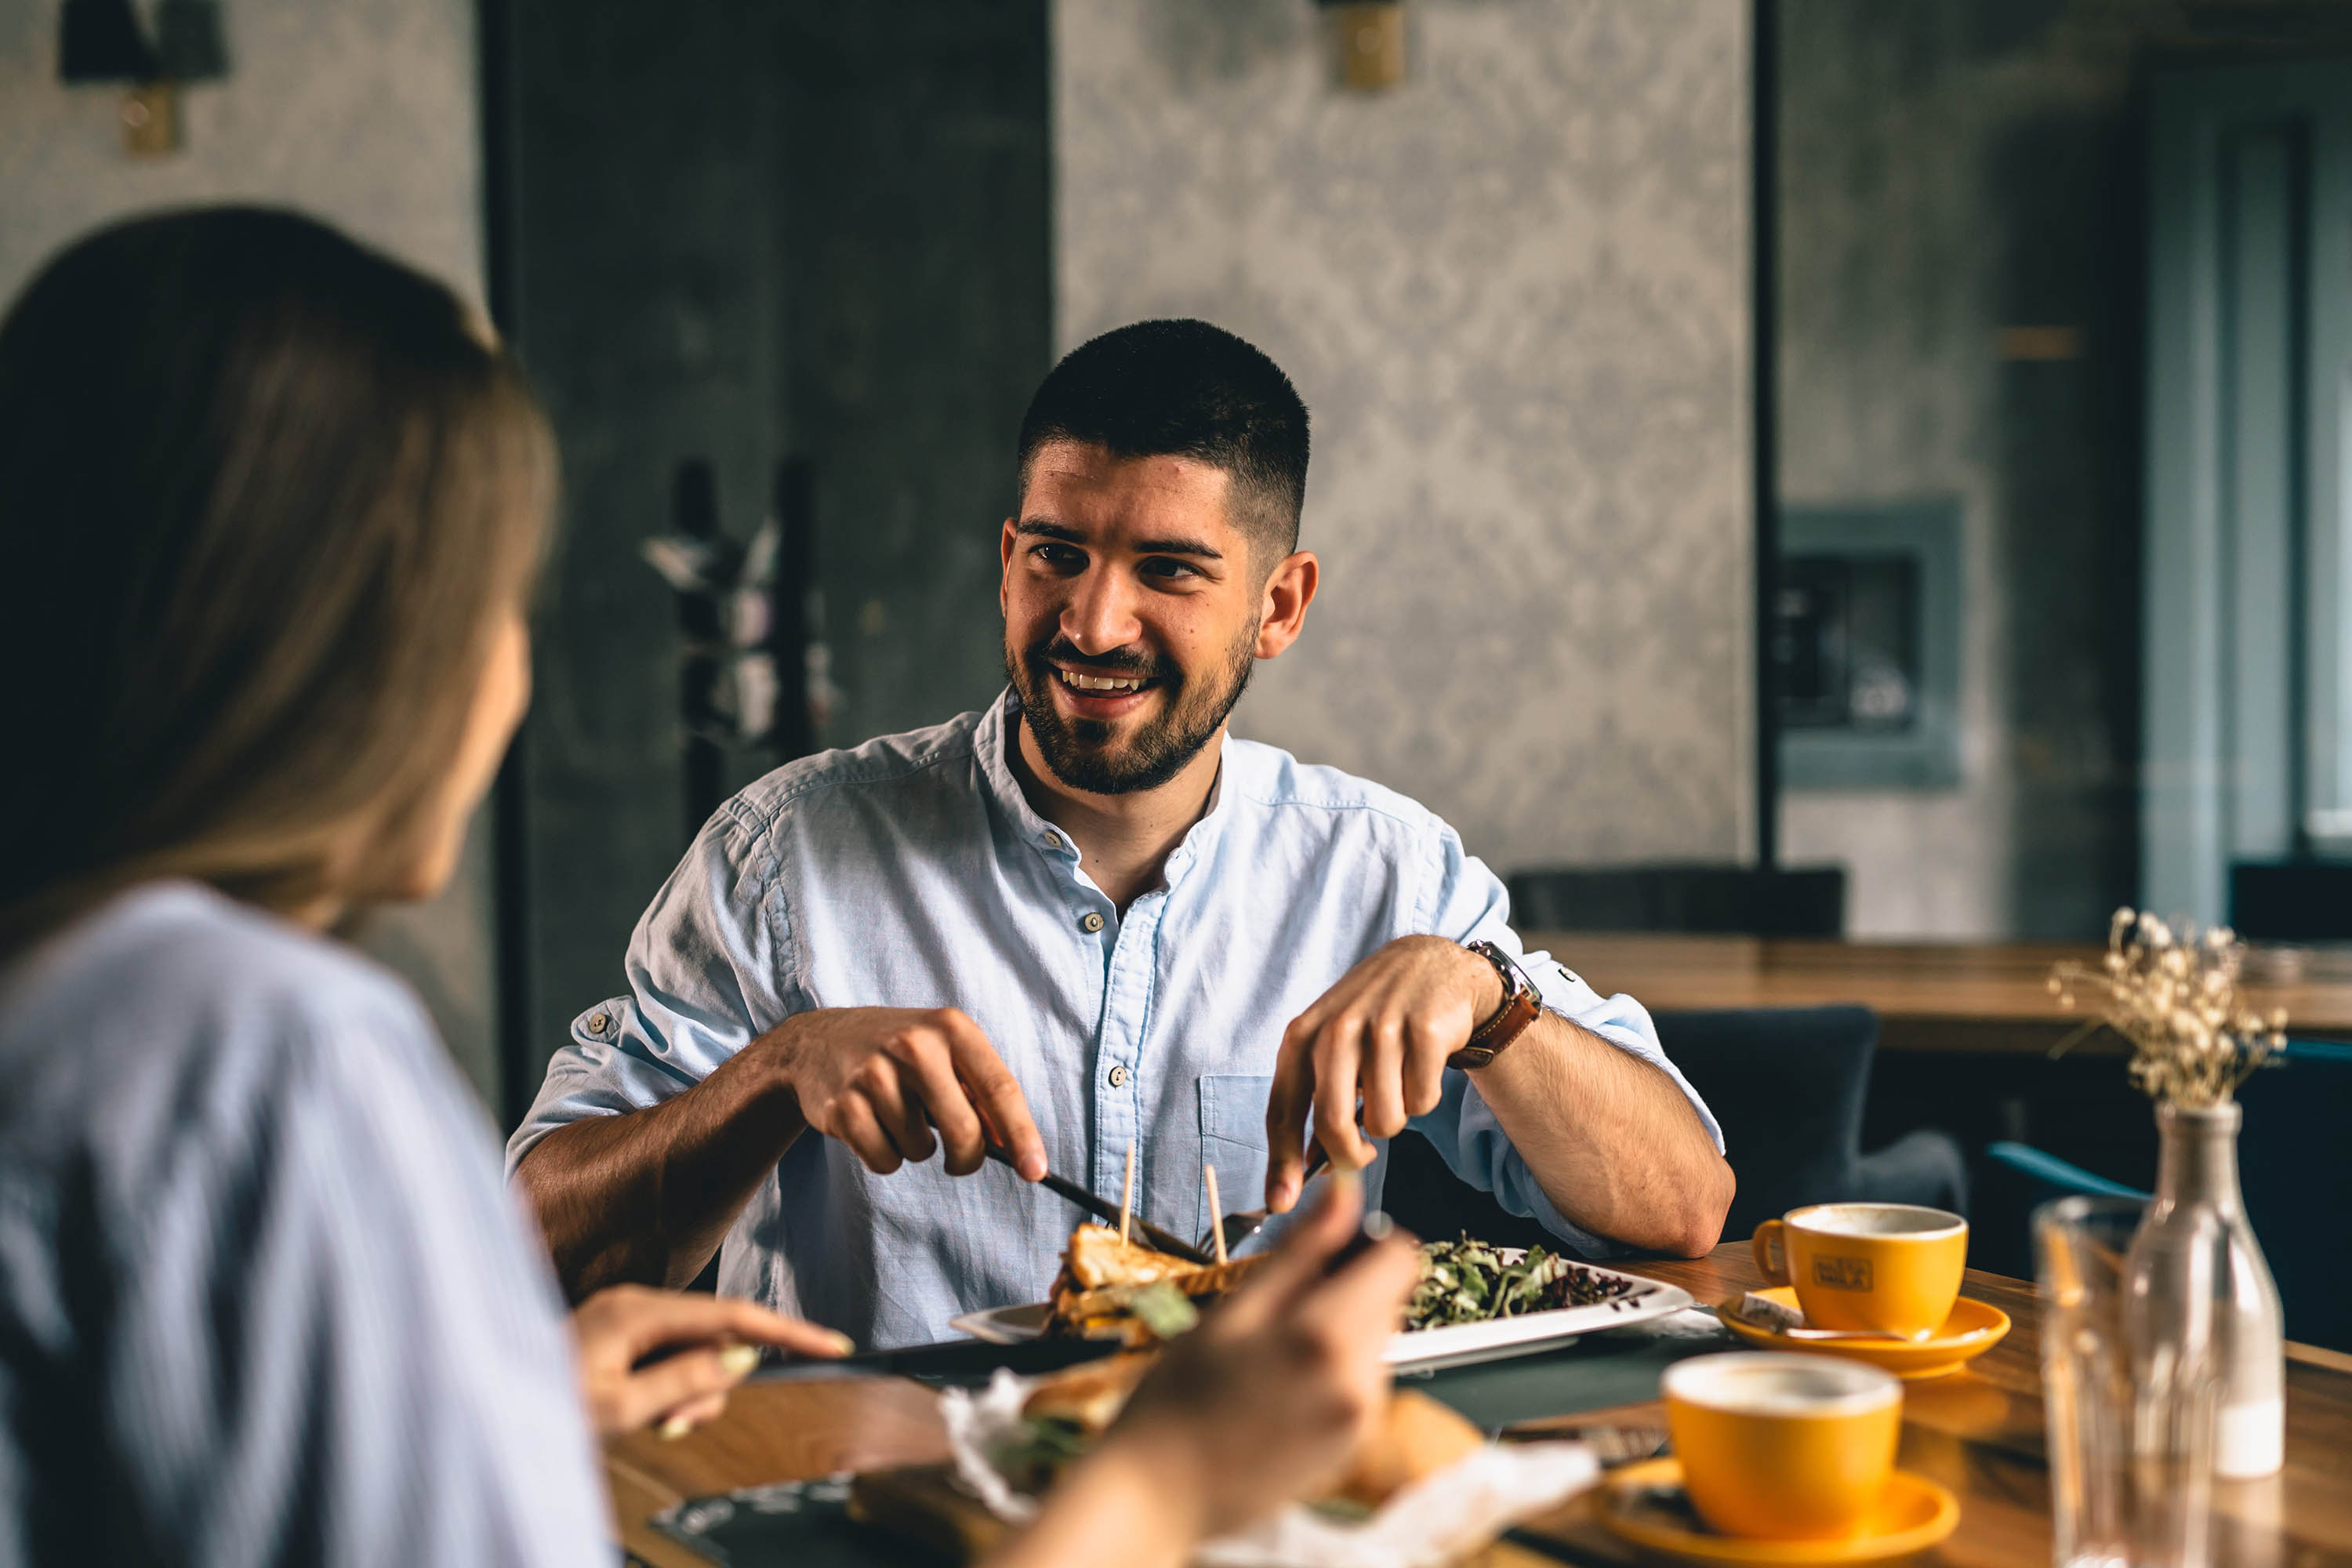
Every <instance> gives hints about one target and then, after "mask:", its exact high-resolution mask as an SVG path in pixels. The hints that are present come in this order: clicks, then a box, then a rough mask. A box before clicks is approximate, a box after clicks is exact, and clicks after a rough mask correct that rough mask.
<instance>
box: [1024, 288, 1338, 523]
mask: <svg viewBox="0 0 2352 1568" xmlns="http://www.w3.org/2000/svg"><path fill="white" fill-rule="evenodd" d="M1056 440H1061V441H1082V442H1086V443H1087V444H1089V445H1092V446H1098V447H1108V448H1109V449H1110V450H1111V451H1113V452H1115V453H1117V454H1118V456H1120V457H1122V458H1158V457H1182V458H1197V459H1199V460H1200V461H1202V462H1204V463H1208V464H1210V465H1212V466H1213V467H1216V468H1223V470H1224V471H1225V472H1226V473H1227V474H1228V475H1230V476H1231V477H1232V480H1233V495H1234V520H1233V521H1234V526H1236V527H1237V528H1239V529H1241V530H1242V531H1243V532H1244V533H1246V534H1247V535H1248V536H1249V538H1250V542H1251V544H1252V545H1253V546H1254V547H1255V548H1258V549H1260V550H1263V551H1265V554H1264V556H1263V559H1264V560H1265V561H1266V562H1267V563H1272V562H1275V561H1278V560H1280V559H1281V558H1282V557H1284V556H1286V555H1287V554H1289V553H1290V552H1291V551H1292V550H1293V549H1295V548H1297V543H1298V513H1299V509H1300V508H1301V507H1302V506H1303V505H1304V504H1305V503H1306V500H1307V405H1306V404H1304V403H1302V402H1300V401H1299V398H1298V392H1297V388H1295V387H1293V386H1292V385H1291V384H1290V378H1289V377H1288V376H1286V375H1285V374H1282V368H1281V367H1280V366H1279V365H1277V364H1276V363H1274V362H1273V361H1272V360H1270V359H1268V358H1266V357H1265V354H1264V353H1261V352H1259V351H1258V350H1257V349H1256V348H1254V347H1253V346H1251V345H1250V344H1249V343H1246V342H1243V341H1242V340H1241V339H1240V338H1237V337H1235V336H1234V334H1233V333H1231V332H1229V331H1225V330H1224V329H1223V328H1222V327H1213V326H1211V325H1210V324H1209V323H1208V322H1206V321H1138V322H1136V323H1134V324H1133V325H1132V326H1126V327H1120V328H1118V329H1116V330H1115V331H1108V332H1105V333H1104V334H1103V335H1102V336H1100V337H1098V338H1095V339H1093V340H1092V341H1090V342H1085V343H1082V344H1080V345H1079V346H1078V347H1076V348H1075V349H1072V350H1071V351H1070V352H1069V353H1067V354H1065V355H1064V356H1063V357H1062V363H1059V364H1057V365H1055V367H1054V368H1053V369H1052V370H1051V371H1049V372H1048V373H1046V376H1045V381H1044V382H1043V383H1042V384H1040V385H1039V386H1038V388H1037V395H1035V396H1034V397H1033V398H1031V399H1030V400H1029V412H1028V414H1027V415H1026V416H1024V417H1023V419H1022V421H1021V483H1022V489H1024V492H1025V491H1026V489H1027V488H1028V481H1029V459H1030V458H1033V457H1034V456H1036V453H1037V448H1038V447H1042V446H1044V445H1045V443H1046V442H1048V441H1056Z"/></svg>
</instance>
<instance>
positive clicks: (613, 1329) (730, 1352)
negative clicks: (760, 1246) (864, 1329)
mask: <svg viewBox="0 0 2352 1568" xmlns="http://www.w3.org/2000/svg"><path fill="white" fill-rule="evenodd" d="M572 1342H573V1344H574V1346H575V1348H576V1350H577V1352H578V1354H579V1358H580V1393H581V1397H582V1398H583V1401H584V1402H585V1403H586V1405H587V1406H588V1416H589V1419H590V1421H591V1422H593V1424H594V1426H595V1428H596V1431H597V1434H598V1435H599V1436H605V1437H613V1436H619V1435H620V1434H622V1433H624V1432H635V1431H637V1430H639V1429H640V1428H643V1427H646V1426H653V1425H654V1424H655V1423H656V1422H659V1423H660V1424H661V1430H662V1435H663V1436H677V1435H679V1434H681V1433H684V1432H685V1431H687V1430H688V1428H690V1427H694V1426H700V1425H701V1424H702V1423H703V1422H705V1421H709V1420H710V1419H711V1418H713V1417H714V1416H716V1415H718V1414H719V1412H720V1411H721V1410H723V1409H725V1408H726V1405H727V1391H728V1390H729V1389H730V1388H733V1387H734V1386H735V1385H736V1384H739V1383H740V1382H742V1381H743V1378H744V1376H745V1374H746V1373H749V1372H751V1369H752V1367H754V1366H756V1365H757V1364H758V1363H759V1359H760V1354H759V1351H758V1349H757V1348H756V1347H758V1346H760V1345H776V1346H778V1347H780V1348H782V1349H784V1350H788V1351H793V1352H798V1353H800V1354H802V1355H805V1356H839V1355H846V1354H847V1353H849V1351H850V1348H851V1346H850V1343H849V1341H848V1340H846V1339H845V1338H844V1337H843V1336H841V1335H840V1334H837V1333H835V1332H834V1331H832V1330H831V1329H821V1328H819V1327H817V1326H816V1325H815V1324H814V1323H803V1322H801V1321H798V1320H796V1319H793V1318H781V1317H778V1316H777V1315H776V1314H775V1313H773V1312H771V1311H769V1310H767V1309H766V1308H764V1307H757V1306H754V1305H752V1304H751V1302H749V1301H744V1300H737V1299H735V1298H732V1297H728V1296H701V1295H685V1294H681V1293H679V1292H677V1291H675V1290H648V1289H646V1288H645V1287H644V1286H642V1285H615V1286H614V1287H613V1288H612V1289H609V1290H599V1291H598V1292H596V1294H595V1295H593V1296H591V1297H590V1298H588V1300H586V1301H584V1302H583V1303H582V1304H581V1307H580V1310H577V1311H575V1312H573V1313H572ZM672 1346H682V1347H685V1348H682V1349H679V1350H678V1351H677V1353H676V1354H674V1355H670V1356H667V1357H664V1358H663V1359H662V1360H660V1361H656V1362H654V1363H650V1364H647V1365H645V1366H642V1367H641V1366H639V1365H638V1364H637V1363H640V1362H643V1361H645V1359H646V1357H647V1356H648V1355H651V1354H652V1353H653V1352H656V1351H658V1350H666V1349H668V1348H670V1347H672Z"/></svg>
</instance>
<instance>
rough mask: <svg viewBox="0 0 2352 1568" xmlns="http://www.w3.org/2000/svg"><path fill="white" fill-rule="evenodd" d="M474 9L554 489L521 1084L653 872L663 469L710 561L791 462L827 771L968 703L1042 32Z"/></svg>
mask: <svg viewBox="0 0 2352 1568" xmlns="http://www.w3.org/2000/svg"><path fill="white" fill-rule="evenodd" d="M501 3H502V5H504V6H505V7H506V8H507V9H508V11H509V16H508V18H507V20H506V24H505V26H506V33H505V36H506V37H507V38H508V40H509V48H508V49H507V50H506V51H505V58H503V59H502V60H500V61H498V62H497V65H498V68H499V69H501V70H502V71H503V72H504V73H505V80H504V82H503V84H502V85H503V87H504V89H505V91H506V94H507V96H508V98H509V100H510V102H511V110H510V112H509V115H508V117H507V120H506V123H507V125H508V126H509V132H508V134H509V137H510V139H511V142H512V146H511V149H510V151H509V158H508V161H507V164H506V166H507V167H508V168H509V169H510V171H511V181H510V191H511V194H510V197H509V200H510V204H511V211H510V212H509V213H507V214H505V215H502V216H503V217H504V219H505V221H504V222H503V223H501V224H500V225H499V232H500V233H501V234H503V235H504V236H505V237H506V244H507V247H508V248H509V253H510V254H509V255H508V256H507V258H506V265H505V268H504V271H505V274H506V276H507V277H508V278H509V280H510V290H509V292H510V299H509V301H508V316H509V322H510V330H511V331H513V333H514V335H515V337H516V340H517V342H518V343H519V345H520V349H521V352H522V353H523V355H524V358H525V359H526V361H527V363H529V365H530V372H531V374H532V377H533V379H534V381H535V382H536V384H538V386H539V388H540V390H541V395H542V396H543V397H544V398H545V399H546V402H547V405H548V407H549V410H550V412H551V415H552V416H553V418H554V421H555V425H556V429H557V433H558V436H559V437H560V439H561V440H562V445H563V453H564V485H565V490H566V500H565V526H564V531H563V538H562V544H561V547H560V549H559V551H558V553H557V555H556V557H555V560H554V561H553V563H552V564H551V570H550V573H549V578H548V590H547V594H546V595H545V602H544V605H542V608H541V616H540V621H539V647H538V658H537V673H538V699H537V702H536V704H535V707H534V710H533V713H532V717H531V720H530V727H529V730H528V731H527V735H526V741H525V749H524V752H523V757H522V763H521V769H522V784H521V787H520V790H519V792H518V794H519V795H520V800H521V804H520V815H521V817H522V829H523V842H524V845H525V847H526V850H527V852H526V854H524V855H523V856H522V857H520V859H521V861H522V862H523V864H522V865H521V866H520V868H518V869H517V870H516V871H515V875H516V876H517V877H519V879H520V882H521V884H522V887H523V889H524V890H523V895H522V896H523V900H524V909H523V911H522V912H523V918H522V920H521V921H520V922H518V924H519V926H520V929H521V931H522V933H523V934H522V938H521V942H522V947H523V951H524V959H525V962H524V963H523V964H522V966H521V968H522V971H523V973H525V975H526V977H527V985H528V992H529V994H530V998H531V1002H530V1009H529V1016H528V1017H527V1018H518V1019H517V1020H516V1022H515V1025H514V1027H515V1030H516V1032H518V1033H519V1034H520V1036H521V1038H520V1040H515V1041H510V1042H509V1049H510V1050H511V1051H513V1052H514V1053H515V1054H516V1055H517V1057H518V1058H520V1059H519V1060H518V1061H517V1062H516V1069H517V1075H518V1078H519V1079H522V1080H527V1081H529V1082H532V1083H535V1082H536V1081H537V1079H538V1076H539V1072H540V1069H541V1064H542V1063H543V1061H544V1058H545V1057H546V1055H547V1054H548V1053H549V1052H550V1051H551V1050H552V1049H553V1048H554V1047H555V1046H556V1045H557V1044H558V1043H560V1041H561V1039H562V1030H563V1028H564V1026H565V1025H566V1024H567V1022H568V1021H569V1020H570V1018H571V1017H572V1016H573V1015H574V1014H575V1013H576V1012H577V1011H578V1010H579V1009H581V1008H583V1007H584V1006H586V1005H589V1004H591V1003H593V1002H594V1001H597V1000H599V999H601V998H603V997H604V996H607V995H610V994H613V993H614V991H616V990H617V989H619V988H620V984H621V972H620V961H621V956H622V952H623V949H624V947H625V943H626V942H627V939H628V935H629V931H630V929H631V927H632V926H633V925H634V924H635V921H636V918H637V916H638V914H639V913H640V912H641V911H642V910H644V908H645V905H646V900H648V899H650V898H651V896H652V895H653V892H654V890H655V889H656V888H657V887H658V886H659V885H660V883H661V881H662V879H663V878H665V877H666V876H667V875H668V874H669V872H670V870H671V868H673V867H674V866H675V864H676V863H677V856H678V854H679V851H680V850H681V848H682V847H683V844H682V841H681V837H680V828H679V817H680V813H681V809H682V804H683V794H682V784H681V778H680V771H679V749H680V743H681V740H682V736H681V733H680V726H679V721H678V715H677V629H676V626H677V622H676V616H675V614H674V611H673V608H672V605H671V601H670V598H669V595H668V592H667V589H666V588H665V587H664V586H663V585H662V584H660V582H659V581H658V580H657V579H656V577H655V576H654V574H653V573H652V572H651V571H650V570H649V569H648V568H647V567H646V565H645V564H644V563H643V562H642V561H641V560H640V558H639V556H638V553H637V551H638V546H639V543H640V542H641V541H642V540H643V539H644V538H645V536H646V534H648V533H651V532H655V531H659V530H660V529H661V528H662V527H663V525H664V523H665V521H666V513H667V506H668V500H669V493H670V483H671V475H672V473H673V471H674V469H675V468H676V465H677V463H678V461H679V460H681V459H682V458H689V457H696V458H705V459H708V460H709V461H710V462H711V463H712V464H713V466H714V468H715V471H716V474H717V477H718V481H719V498H720V506H721V520H722V523H723V525H724V526H725V527H727V528H728V529H729V530H730V531H733V532H736V533H739V534H741V533H747V532H749V531H750V530H751V528H752V527H753V526H754V525H755V524H756V522H757V521H758V520H759V519H760V517H761V515H762V514H763V513H764V512H765V510H767V507H768V504H769V490H770V486H771V482H772V474H773V469H774V465H775V464H776V463H777V462H778V461H779V460H780V459H782V458H783V457H785V456H786V455H787V454H788V453H792V452H800V453H803V454H805V455H806V456H807V457H808V458H810V459H811V460H812V462H813V463H814V472H815V475H816V485H817V510H818V518H819V524H820V527H821V530H822V535H821V541H820V548H819V555H820V570H821V574H822V575H823V576H824V579H825V584H826V589H827V593H828V597H829V599H830V601H831V604H832V606H833V636H832V641H833V644H834V646H835V648H836V650H837V658H836V664H835V678H836V680H837V681H838V683H839V685H840V686H841V687H842V689H844V691H845V701H844V703H843V704H842V706H841V707H840V708H839V710H837V711H836V714H835V719H834V721H833V723H832V724H831V726H830V728H829V730H828V731H827V737H826V738H827V740H828V741H829V742H831V743H835V744H841V743H847V742H855V741H856V740H858V739H862V738H863V737H865V736H866V735H869V734H873V733H877V732H880V731H885V730H888V729H896V728H903V727H905V726H907V725H909V724H914V723H919V722H925V721H930V720H934V719H937V718H940V717H942V716H944V715H946V714H949V713H952V712H954V711H956V710H958V709H959V708H961V707H968V706H970V705H971V703H972V702H974V701H976V700H980V699H981V698H982V697H984V696H985V695H986V693H987V692H989V691H991V690H992V689H994V688H995V685H996V681H997V664H996V656H995V652H994V649H995V647H996V642H997V634H996V611H995V605H994V596H993V587H994V580H995V567H994V564H993V563H994V543H993V540H994V526H995V522H996V520H997V519H998V518H999V517H1001V516H1002V515H1003V510H1004V507H1005V504H1006V501H1007V499H1008V497H1009V494H1010V489H1011V484H1010V456H1009V450H1008V448H1009V447H1010V444H1011V440H1012V434H1013V426H1014V425H1015V424H1016V423H1017V421H1018V418H1019V415H1020V409H1021V407H1022V405H1023V403H1024V400H1025V399H1026V397H1027V395H1028V392H1029V390H1030V388H1031V387H1032V386H1033V385H1034V383H1035V380H1036V378H1037V376H1038V375H1039V374H1042V372H1043V370H1044V368H1045V363H1046V359H1047V355H1048V353H1049V352H1050V332H1051V327H1050V321H1049V318H1048V302H1049V300H1050V298H1051V284H1050V279H1049V277H1048V275H1047V270H1046V258H1047V256H1048V254H1049V250H1050V223H1049V214H1048V208H1047V205H1046V204H1047V195H1048V190H1047V174H1046V145H1047V129H1046V121H1045V116H1046V96H1045V36H1046V29H1045V4H1044V0H1019V3H1011V0H1004V3H990V0H917V3H909V4H901V5H891V6H888V7H869V6H834V5H819V4H815V3H814V0H792V3H790V4H761V3H758V0H694V3H693V4H688V5H673V6H664V7H658V8H654V7H646V6H643V5H624V4H619V3H618V0H566V3H564V4H561V5H559V4H556V3H554V0H501ZM496 96H497V91H496V89H494V90H493V97H494V99H495V98H496ZM869 604H871V605H876V606H878V607H877V608H874V609H871V610H869V609H868V608H867V606H868V605H869ZM769 760H770V759H767V758H763V757H761V756H757V755H749V754H747V755H743V756H740V757H737V758H734V759H731V762H730V782H740V781H741V780H742V779H745V778H748V777H751V776H753V775H755V774H756V773H758V772H760V771H761V770H762V769H763V768H764V767H765V766H766V765H767V763H768V762H769ZM511 891H512V889H509V892H511Z"/></svg>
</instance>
